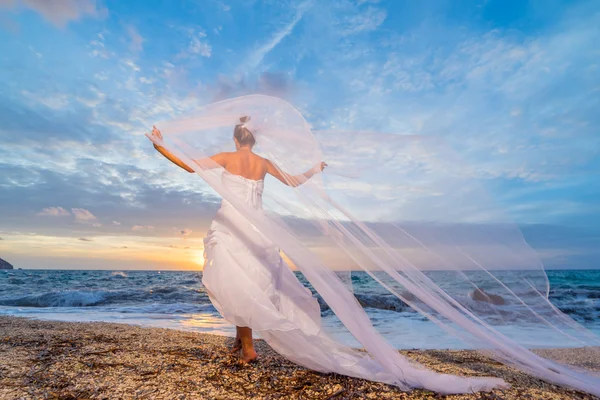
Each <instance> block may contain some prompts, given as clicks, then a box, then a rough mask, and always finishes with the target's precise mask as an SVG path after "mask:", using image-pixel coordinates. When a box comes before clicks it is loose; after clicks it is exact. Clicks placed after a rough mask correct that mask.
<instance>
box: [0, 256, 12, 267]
mask: <svg viewBox="0 0 600 400" xmlns="http://www.w3.org/2000/svg"><path fill="white" fill-rule="evenodd" d="M0 269H14V268H13V266H12V265H11V264H10V263H9V262H8V261H4V260H3V259H1V258H0Z"/></svg>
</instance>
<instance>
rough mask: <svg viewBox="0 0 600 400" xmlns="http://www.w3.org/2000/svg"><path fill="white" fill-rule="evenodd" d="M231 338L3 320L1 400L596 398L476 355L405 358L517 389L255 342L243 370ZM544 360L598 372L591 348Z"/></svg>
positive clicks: (556, 353)
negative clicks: (316, 357) (341, 365)
mask: <svg viewBox="0 0 600 400" xmlns="http://www.w3.org/2000/svg"><path fill="white" fill-rule="evenodd" d="M231 342H232V339H231V338H227V337H222V336H215V335H209V334H200V333H192V332H183V331H176V330H170V329H159V328H142V327H137V326H131V325H124V324H112V323H75V322H56V321H40V320H30V319H25V318H16V317H8V316H2V317H0V399H41V398H44V399H87V398H89V399H92V398H93V399H246V398H255V399H322V400H325V399H363V398H367V399H427V398H432V399H434V398H447V399H595V398H596V397H594V396H590V395H587V394H584V393H580V392H575V391H572V390H569V389H565V388H561V387H557V386H554V385H551V384H548V383H545V382H543V381H540V380H538V379H535V378H533V377H530V376H528V375H525V374H523V373H520V372H518V371H516V370H514V369H512V368H508V367H505V366H504V365H502V364H499V363H497V362H495V361H493V360H490V359H488V358H485V357H484V356H481V355H479V354H477V353H475V352H472V351H443V350H440V351H434V350H429V351H417V350H412V351H402V353H403V354H405V355H407V356H408V357H410V358H412V359H414V360H417V361H419V362H421V363H423V364H425V365H427V366H429V367H431V368H433V369H434V370H436V371H439V372H447V373H459V374H462V375H468V376H484V375H488V376H497V377H503V378H504V379H505V380H506V381H508V382H509V383H510V384H511V385H512V387H511V389H508V390H498V391H494V392H492V393H476V394H470V395H451V396H440V395H437V394H435V393H432V392H428V391H423V390H415V391H413V392H411V393H405V392H401V391H399V390H397V389H395V388H394V387H392V386H388V385H384V384H379V383H372V382H367V381H364V380H360V379H352V378H347V377H343V376H339V375H326V374H320V373H316V372H312V371H309V370H306V369H305V368H302V367H299V366H297V365H295V364H293V363H291V362H288V361H286V360H285V359H283V358H282V357H280V356H279V355H277V354H276V353H275V352H274V351H272V350H271V349H270V348H269V347H268V345H266V344H265V343H264V342H263V341H261V340H257V349H258V351H259V353H260V356H261V357H260V361H259V362H258V363H256V364H253V365H242V364H240V363H239V362H238V360H237V357H236V356H234V355H231V354H230V353H229V352H228V346H229V345H230V344H231ZM544 353H545V355H551V356H553V357H555V358H557V359H563V360H570V362H571V363H573V364H576V365H585V366H586V367H588V368H593V369H595V370H600V360H594V359H593V358H591V356H589V352H586V351H585V350H576V349H574V350H564V349H563V350H560V349H557V350H544Z"/></svg>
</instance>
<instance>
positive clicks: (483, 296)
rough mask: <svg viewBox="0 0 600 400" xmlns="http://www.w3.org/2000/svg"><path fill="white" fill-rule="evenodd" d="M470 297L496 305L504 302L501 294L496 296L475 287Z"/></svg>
mask: <svg viewBox="0 0 600 400" xmlns="http://www.w3.org/2000/svg"><path fill="white" fill-rule="evenodd" d="M471 297H472V298H473V300H477V301H483V302H485V303H491V304H494V305H496V306H501V305H504V304H505V303H506V302H505V301H504V298H503V297H502V296H498V295H497V294H490V293H486V292H484V291H483V289H475V290H474V291H473V294H472V295H471Z"/></svg>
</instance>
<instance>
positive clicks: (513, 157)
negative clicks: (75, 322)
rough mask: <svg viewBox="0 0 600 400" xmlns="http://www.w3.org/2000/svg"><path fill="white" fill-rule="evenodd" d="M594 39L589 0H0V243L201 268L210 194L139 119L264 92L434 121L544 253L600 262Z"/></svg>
mask: <svg viewBox="0 0 600 400" xmlns="http://www.w3.org/2000/svg"><path fill="white" fill-rule="evenodd" d="M598 43H600V4H599V3H598V2H597V1H595V0H591V1H559V0H545V1H537V0H536V1H525V0H518V1H517V0H515V1H513V0H503V1H500V0H473V1H450V0H437V1H422V2H415V1H402V0H397V1H392V0H388V1H385V0H380V1H377V0H331V1H317V0H313V1H311V0H308V1H291V0H290V1H288V0H277V1H275V0H272V1H258V0H246V1H241V0H240V1H233V0H223V1H221V0H174V1H167V0H162V1H160V0H143V1H142V0H131V1H127V2H122V1H116V0H98V1H94V0H55V1H52V2H50V1H45V0H0V139H1V143H2V145H1V146H0V169H1V173H0V257H1V258H3V259H5V260H7V261H9V262H11V263H12V264H13V265H15V267H22V268H65V269H67V268H83V269H199V268H200V267H201V265H202V262H203V257H202V253H203V250H202V238H203V236H204V235H205V234H206V231H207V229H208V226H209V224H210V220H211V219H212V217H213V216H214V213H215V212H216V210H217V208H218V204H219V199H218V198H217V197H216V196H215V194H214V193H213V192H211V190H210V189H208V188H207V186H206V185H205V184H204V183H202V181H201V180H200V179H198V177H197V176H195V175H192V174H186V173H184V172H182V171H181V170H178V169H176V168H174V167H172V166H171V165H170V164H169V163H168V162H166V161H165V160H162V159H161V158H160V156H159V155H157V154H156V153H155V152H154V151H153V149H152V147H151V145H150V144H149V142H148V141H147V140H146V138H145V137H144V133H146V132H147V131H148V130H149V129H150V128H151V126H152V125H153V123H155V122H156V121H159V120H165V119H170V118H176V117H177V116H178V115H181V114H182V113H186V112H189V111H193V110H194V109H196V108H198V107H200V106H202V105H205V104H208V103H211V102H213V101H217V100H222V99H226V98H230V97H234V96H238V95H245V94H253V93H261V94H268V95H272V96H278V97H282V98H284V99H285V100H287V101H289V102H290V103H292V104H293V105H294V106H295V107H297V108H298V109H299V110H300V111H301V112H302V114H303V115H304V117H305V118H306V120H307V121H308V122H309V124H310V125H311V126H312V127H313V128H314V129H318V130H327V129H334V130H343V131H373V132H385V133H388V134H396V135H434V136H437V137H441V138H443V140H444V141H445V142H446V143H448V145H449V146H451V147H452V148H453V149H454V150H455V151H456V153H457V154H459V155H460V156H461V157H462V159H463V160H465V162H466V163H467V164H468V165H469V166H470V169H471V170H472V173H473V175H474V176H475V177H476V178H478V179H479V180H481V181H482V182H483V184H484V185H485V187H486V188H487V190H488V191H489V193H490V194H491V196H492V198H494V199H495V201H497V202H498V204H500V205H501V207H502V208H503V209H504V210H506V212H507V214H508V215H509V216H510V218H511V219H512V220H513V221H514V222H515V223H516V224H518V225H519V227H520V228H521V230H522V231H523V233H524V235H525V238H526V239H527V241H528V242H529V243H530V244H531V246H532V247H533V248H534V249H535V250H536V251H537V252H538V254H539V255H540V256H541V258H542V260H543V261H544V263H545V264H546V266H547V267H552V268H597V267H600V157H599V153H600V113H599V112H598V110H599V109H600V69H599V68H600V47H599V45H598ZM380 145H382V146H385V143H380Z"/></svg>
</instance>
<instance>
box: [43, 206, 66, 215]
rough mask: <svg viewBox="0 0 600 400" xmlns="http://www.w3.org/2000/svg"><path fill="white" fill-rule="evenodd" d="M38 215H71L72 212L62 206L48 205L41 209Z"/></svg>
mask: <svg viewBox="0 0 600 400" xmlns="http://www.w3.org/2000/svg"><path fill="white" fill-rule="evenodd" d="M38 215H42V216H47V217H67V216H69V215H71V213H70V212H68V211H67V210H65V209H64V208H62V207H47V208H44V209H43V210H42V211H40V212H39V213H38Z"/></svg>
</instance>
